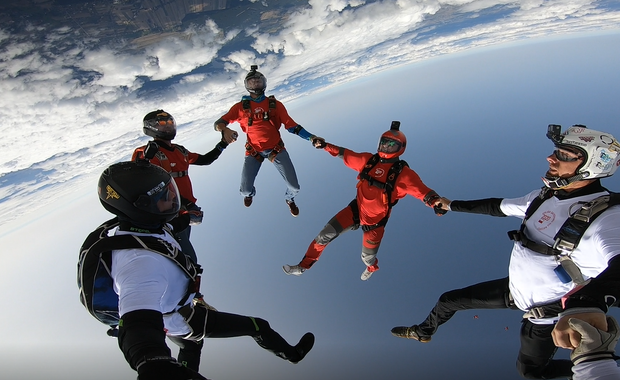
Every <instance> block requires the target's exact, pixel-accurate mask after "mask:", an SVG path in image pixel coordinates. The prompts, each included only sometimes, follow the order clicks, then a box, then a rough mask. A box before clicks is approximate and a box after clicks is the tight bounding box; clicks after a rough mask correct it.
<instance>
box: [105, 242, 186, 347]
mask: <svg viewBox="0 0 620 380" xmlns="http://www.w3.org/2000/svg"><path fill="white" fill-rule="evenodd" d="M115 235H136V236H154V237H156V238H160V239H162V240H165V241H167V242H168V243H170V244H172V245H174V246H176V247H177V248H179V249H180V247H179V244H178V243H177V241H176V240H175V239H174V238H173V237H172V236H171V235H170V234H168V233H167V232H166V233H164V234H162V235H158V234H143V233H133V232H127V231H119V230H117V231H116V232H115ZM112 278H113V279H114V291H115V292H116V294H118V296H119V301H118V308H119V314H120V316H121V317H122V316H123V315H124V314H126V313H129V312H131V311H135V310H156V311H159V312H161V313H162V314H164V313H169V312H171V311H174V310H178V308H179V307H180V306H179V302H180V301H181V300H182V299H183V297H185V295H186V292H187V287H188V285H189V281H190V280H189V279H188V278H187V276H186V275H185V272H183V270H182V269H181V268H179V267H178V265H177V264H176V263H174V262H173V261H172V260H170V259H168V258H166V257H164V256H162V255H160V254H157V253H154V252H150V251H147V250H144V249H123V250H115V251H112ZM192 298H193V297H191V296H190V297H189V298H188V300H187V302H186V303H189V302H191V300H192ZM164 327H165V328H166V330H167V334H168V335H185V334H187V333H189V332H190V329H189V327H188V326H187V324H186V323H185V320H184V319H183V317H182V316H181V315H180V314H179V313H172V314H169V315H164Z"/></svg>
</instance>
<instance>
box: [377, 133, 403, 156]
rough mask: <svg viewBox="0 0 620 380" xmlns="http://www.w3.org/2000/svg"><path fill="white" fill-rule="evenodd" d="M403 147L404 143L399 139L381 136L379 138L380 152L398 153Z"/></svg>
mask: <svg viewBox="0 0 620 380" xmlns="http://www.w3.org/2000/svg"><path fill="white" fill-rule="evenodd" d="M401 148H402V144H401V142H400V141H398V140H394V139H391V138H389V137H381V140H379V149H378V150H379V152H381V153H396V152H398V151H399V150H400V149H401Z"/></svg>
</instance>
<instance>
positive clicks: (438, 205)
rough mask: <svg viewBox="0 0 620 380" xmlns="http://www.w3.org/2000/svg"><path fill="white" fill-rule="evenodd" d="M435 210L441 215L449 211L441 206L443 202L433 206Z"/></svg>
mask: <svg viewBox="0 0 620 380" xmlns="http://www.w3.org/2000/svg"><path fill="white" fill-rule="evenodd" d="M433 211H435V214H436V215H439V216H442V215H446V214H447V213H448V210H444V209H442V208H441V203H437V204H436V205H435V206H433Z"/></svg>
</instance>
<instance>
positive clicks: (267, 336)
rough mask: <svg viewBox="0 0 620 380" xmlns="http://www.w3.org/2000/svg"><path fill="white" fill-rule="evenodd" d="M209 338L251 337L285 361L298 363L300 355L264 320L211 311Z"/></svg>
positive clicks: (208, 317) (208, 329) (209, 316)
mask: <svg viewBox="0 0 620 380" xmlns="http://www.w3.org/2000/svg"><path fill="white" fill-rule="evenodd" d="M206 332H207V335H206V337H207V338H232V337H237V336H250V337H252V338H253V339H254V341H255V342H256V343H257V344H258V345H259V346H261V347H262V348H263V349H265V350H267V351H269V352H271V353H273V354H274V355H276V356H278V357H280V358H282V359H285V360H292V361H297V360H299V359H300V354H299V352H297V350H296V349H295V347H294V346H291V345H290V344H289V343H288V342H287V341H286V340H285V339H284V338H283V337H282V336H281V335H280V334H278V333H277V332H276V331H275V330H273V329H272V328H271V326H269V322H267V321H266V320H264V319H262V318H255V317H248V316H244V315H237V314H231V313H225V312H221V311H214V310H209V313H208V316H207V331H206Z"/></svg>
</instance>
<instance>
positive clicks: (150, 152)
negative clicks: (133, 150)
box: [144, 141, 159, 160]
mask: <svg viewBox="0 0 620 380" xmlns="http://www.w3.org/2000/svg"><path fill="white" fill-rule="evenodd" d="M158 150H159V145H157V143H156V142H155V141H149V142H148V144H146V148H144V158H146V159H147V160H150V159H152V158H153V157H155V155H156V154H157V151H158Z"/></svg>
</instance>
